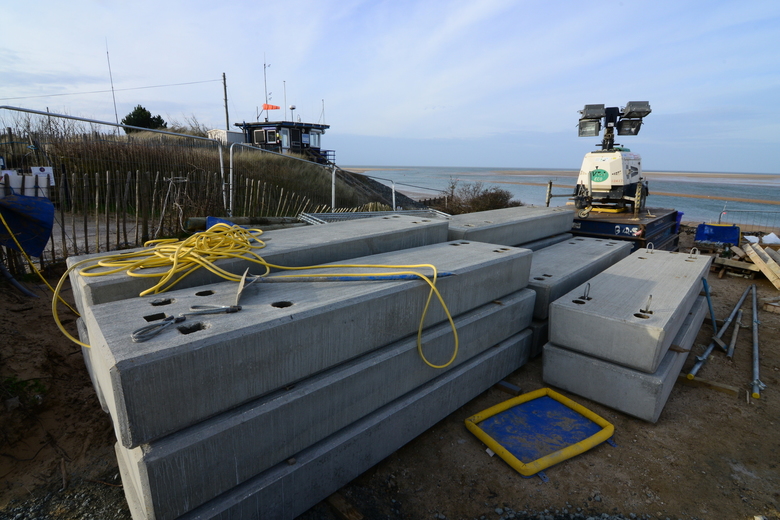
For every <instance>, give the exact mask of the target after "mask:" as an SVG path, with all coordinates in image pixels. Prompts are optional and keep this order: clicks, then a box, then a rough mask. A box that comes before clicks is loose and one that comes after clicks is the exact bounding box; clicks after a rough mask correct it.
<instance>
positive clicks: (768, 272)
mask: <svg viewBox="0 0 780 520" xmlns="http://www.w3.org/2000/svg"><path fill="white" fill-rule="evenodd" d="M759 251H760V252H759ZM745 252H746V253H747V254H748V256H749V257H750V259H751V260H753V263H754V264H756V265H758V267H759V268H761V272H762V273H764V275H765V276H766V277H767V278H768V279H769V281H770V282H772V285H774V286H775V288H777V289H780V266H778V265H777V263H776V262H775V261H774V260H772V259H771V258H769V255H767V254H766V253H765V252H764V250H763V249H761V246H759V245H756V244H745ZM765 259H766V260H765ZM769 262H771V264H773V266H774V268H773V266H772V265H770V264H769Z"/></svg>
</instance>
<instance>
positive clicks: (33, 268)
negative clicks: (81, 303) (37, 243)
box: [0, 213, 79, 316]
mask: <svg viewBox="0 0 780 520" xmlns="http://www.w3.org/2000/svg"><path fill="white" fill-rule="evenodd" d="M0 220H2V221H3V225H4V226H5V229H6V230H7V231H8V234H9V235H11V238H13V239H14V244H16V247H18V248H19V251H21V252H22V254H23V255H24V258H25V260H27V263H28V264H29V265H30V267H31V268H32V270H33V271H34V272H35V274H37V275H38V278H40V279H41V280H43V283H45V284H46V287H48V288H49V290H50V291H51V292H52V293H54V288H53V287H52V286H51V285H49V282H48V281H47V280H46V278H44V277H43V274H41V272H40V271H39V270H38V268H37V267H35V264H34V263H33V262H32V260H30V257H29V256H27V251H25V250H24V248H23V247H22V244H20V243H19V241H18V240H17V239H16V235H14V232H13V231H11V227H10V226H9V225H8V222H6V221H5V217H3V214H2V213H0ZM57 294H58V298H59V299H60V301H61V302H62V303H64V304H65V306H66V307H68V309H70V310H71V311H73V312H74V313H75V314H76V316H78V315H79V313H78V311H76V309H74V308H73V307H71V306H70V304H68V302H66V301H65V300H63V299H62V298H61V297H59V293H57Z"/></svg>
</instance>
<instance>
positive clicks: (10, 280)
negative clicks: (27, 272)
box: [0, 262, 38, 298]
mask: <svg viewBox="0 0 780 520" xmlns="http://www.w3.org/2000/svg"><path fill="white" fill-rule="evenodd" d="M0 273H3V276H5V277H6V279H7V280H8V283H10V284H11V285H13V286H14V287H16V289H18V290H19V292H21V293H22V294H24V295H25V296H29V297H30V298H38V295H37V294H35V293H34V292H32V291H31V290H29V289H28V288H27V287H25V286H24V285H22V284H20V283H19V282H18V281H17V280H16V278H14V277H13V275H12V274H11V273H10V272H9V271H8V269H6V268H5V266H4V265H3V263H2V262H0Z"/></svg>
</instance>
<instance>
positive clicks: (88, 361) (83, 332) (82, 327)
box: [76, 318, 108, 412]
mask: <svg viewBox="0 0 780 520" xmlns="http://www.w3.org/2000/svg"><path fill="white" fill-rule="evenodd" d="M76 330H77V331H78V335H79V341H81V342H82V343H86V344H87V345H89V332H88V331H87V325H86V324H85V323H84V319H83V318H76ZM89 350H90V349H88V348H87V347H81V354H82V356H84V365H85V366H86V368H87V373H88V374H89V378H90V380H92V386H93V387H94V388H95V393H96V394H97V397H98V401H99V402H100V407H101V408H103V411H104V412H108V404H107V403H106V399H105V397H103V392H102V390H100V384H99V383H98V380H97V374H96V373H95V369H94V368H93V367H92V357H91V356H90V353H89Z"/></svg>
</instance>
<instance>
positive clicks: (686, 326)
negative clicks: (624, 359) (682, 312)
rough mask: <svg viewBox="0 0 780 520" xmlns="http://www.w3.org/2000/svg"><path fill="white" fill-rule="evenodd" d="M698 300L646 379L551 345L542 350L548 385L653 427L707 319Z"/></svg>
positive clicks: (613, 365)
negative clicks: (670, 344) (672, 345)
mask: <svg viewBox="0 0 780 520" xmlns="http://www.w3.org/2000/svg"><path fill="white" fill-rule="evenodd" d="M706 310H707V304H706V300H705V298H704V297H703V296H699V297H698V298H697V300H696V302H695V303H694V305H693V308H692V309H691V312H690V313H688V314H687V316H686V318H685V321H684V322H683V325H682V327H681V328H680V331H679V332H678V333H677V336H676V337H675V339H674V342H673V344H674V345H675V347H674V349H673V350H671V349H670V350H669V351H668V352H667V353H666V355H665V356H664V358H663V360H662V361H661V364H660V365H659V366H658V370H656V371H655V373H653V374H646V373H644V372H640V371H638V370H632V369H630V368H626V367H623V366H620V365H615V364H614V363H609V362H607V361H604V360H601V359H596V358H594V357H590V356H586V355H585V354H581V353H578V352H573V351H571V350H568V349H565V348H562V347H559V346H557V345H554V344H552V343H548V344H546V345H545V346H544V358H543V360H544V361H543V363H544V364H543V378H544V382H545V383H547V384H550V385H553V386H556V387H558V388H561V389H563V390H566V391H568V392H572V393H574V394H577V395H580V396H582V397H585V398H587V399H590V400H592V401H595V402H597V403H601V404H603V405H605V406H609V407H610V408H614V409H615V410H618V411H621V412H623V413H626V414H628V415H632V416H634V417H638V418H639V419H642V420H645V421H648V422H651V423H655V422H657V421H658V418H659V416H660V415H661V412H662V411H663V408H664V406H665V405H666V401H667V400H668V399H669V394H670V393H671V392H672V388H673V387H674V384H675V382H676V381H677V376H678V375H679V374H680V370H682V367H683V364H684V363H685V360H686V358H687V357H688V353H689V350H690V348H691V346H692V345H693V342H694V341H695V340H696V335H697V334H698V332H699V329H700V328H701V324H702V321H704V317H705V315H706Z"/></svg>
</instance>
